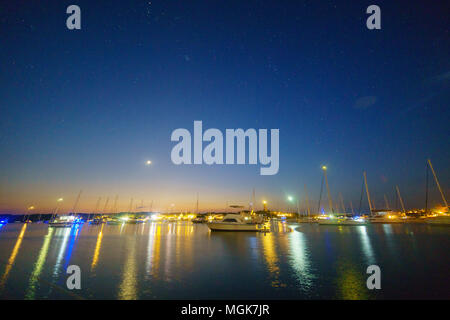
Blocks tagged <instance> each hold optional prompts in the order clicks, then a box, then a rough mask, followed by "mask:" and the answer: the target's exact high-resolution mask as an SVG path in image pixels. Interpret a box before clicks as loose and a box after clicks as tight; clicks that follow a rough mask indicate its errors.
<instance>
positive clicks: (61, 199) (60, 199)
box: [56, 198, 64, 202]
mask: <svg viewBox="0 0 450 320" xmlns="http://www.w3.org/2000/svg"><path fill="white" fill-rule="evenodd" d="M63 200H64V199H63V198H59V199H58V200H56V201H58V202H61V201H63Z"/></svg>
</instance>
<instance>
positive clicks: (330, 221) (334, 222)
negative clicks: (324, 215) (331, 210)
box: [318, 219, 367, 226]
mask: <svg viewBox="0 0 450 320" xmlns="http://www.w3.org/2000/svg"><path fill="white" fill-rule="evenodd" d="M318 223H319V224H320V225H323V226H365V225H367V222H366V221H355V220H339V219H336V220H334V219H323V220H319V221H318Z"/></svg>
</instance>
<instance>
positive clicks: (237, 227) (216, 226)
mask: <svg viewBox="0 0 450 320" xmlns="http://www.w3.org/2000/svg"><path fill="white" fill-rule="evenodd" d="M206 225H207V226H208V228H209V229H210V230H211V231H259V228H258V225H257V224H253V223H249V224H237V223H222V222H208V223H206Z"/></svg>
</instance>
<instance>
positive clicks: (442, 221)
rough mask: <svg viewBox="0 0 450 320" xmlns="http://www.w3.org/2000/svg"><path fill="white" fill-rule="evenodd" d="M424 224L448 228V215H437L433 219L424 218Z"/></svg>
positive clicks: (449, 219) (449, 224)
mask: <svg viewBox="0 0 450 320" xmlns="http://www.w3.org/2000/svg"><path fill="white" fill-rule="evenodd" d="M425 221H426V223H428V224H430V225H445V226H450V215H438V216H435V217H429V218H425Z"/></svg>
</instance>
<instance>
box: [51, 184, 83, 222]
mask: <svg viewBox="0 0 450 320" xmlns="http://www.w3.org/2000/svg"><path fill="white" fill-rule="evenodd" d="M81 192H82V190H80V192H79V193H78V196H77V199H76V200H75V204H74V206H73V209H72V214H73V215H63V216H57V213H58V208H59V207H58V206H57V207H56V208H55V211H54V213H53V215H54V216H55V219H54V220H53V221H50V222H49V223H48V226H49V227H51V228H70V227H72V226H73V225H74V224H79V223H83V221H82V220H81V219H79V218H77V217H76V216H75V215H74V214H75V211H76V208H77V205H78V201H79V200H80V196H81Z"/></svg>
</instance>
